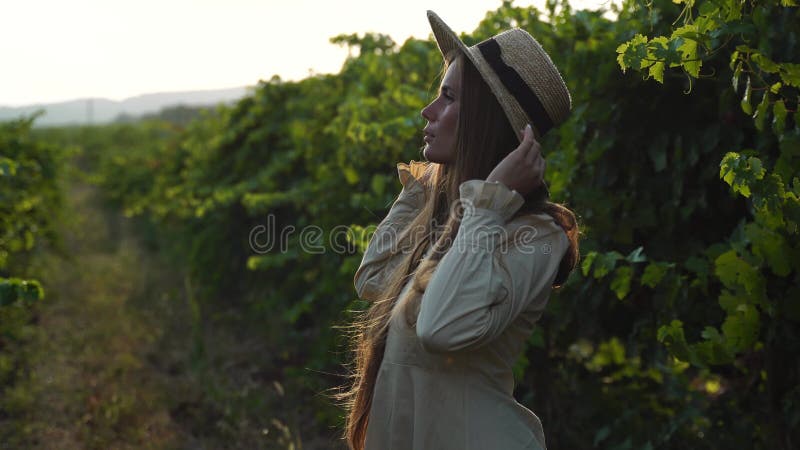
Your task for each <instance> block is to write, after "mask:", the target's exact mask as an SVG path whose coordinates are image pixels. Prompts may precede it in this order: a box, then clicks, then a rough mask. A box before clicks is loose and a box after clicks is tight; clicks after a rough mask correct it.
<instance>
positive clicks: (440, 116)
mask: <svg viewBox="0 0 800 450" xmlns="http://www.w3.org/2000/svg"><path fill="white" fill-rule="evenodd" d="M460 64H461V58H456V59H454V60H453V62H452V63H451V64H450V65H449V66H448V67H447V72H445V74H444V78H443V79H442V84H441V86H440V87H439V96H438V97H436V98H435V99H434V100H433V101H432V102H431V103H430V104H429V105H428V106H426V107H425V108H423V109H422V117H424V118H425V119H426V120H427V121H428V125H427V126H426V127H425V129H424V130H423V133H424V134H425V138H424V139H425V144H426V145H425V148H424V149H423V151H422V154H423V155H424V156H425V159H426V160H428V161H430V162H434V163H440V164H445V163H451V162H453V161H454V160H455V146H456V127H457V126H458V110H459V105H460V103H459V98H458V97H459V95H460V93H461V71H460V70H459V67H458V66H459V65H460Z"/></svg>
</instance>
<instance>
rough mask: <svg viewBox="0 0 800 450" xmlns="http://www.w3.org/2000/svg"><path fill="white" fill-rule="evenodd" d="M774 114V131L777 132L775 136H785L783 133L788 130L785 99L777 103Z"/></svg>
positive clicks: (773, 110)
mask: <svg viewBox="0 0 800 450" xmlns="http://www.w3.org/2000/svg"><path fill="white" fill-rule="evenodd" d="M772 114H773V115H774V118H773V119H772V129H773V130H774V131H775V134H783V131H784V130H785V129H786V105H785V104H784V103H783V99H780V100H777V101H775V104H774V106H773V108H772Z"/></svg>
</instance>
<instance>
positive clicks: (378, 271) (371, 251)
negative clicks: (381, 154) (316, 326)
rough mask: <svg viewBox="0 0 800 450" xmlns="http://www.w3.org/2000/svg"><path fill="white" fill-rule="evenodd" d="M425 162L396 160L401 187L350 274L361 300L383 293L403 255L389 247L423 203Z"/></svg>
mask: <svg viewBox="0 0 800 450" xmlns="http://www.w3.org/2000/svg"><path fill="white" fill-rule="evenodd" d="M426 166H427V164H426V163H422V162H417V161H411V163H410V164H406V163H398V164H397V175H398V177H399V178H400V183H401V184H402V185H403V189H402V190H401V191H400V195H398V197H397V199H395V201H394V203H393V204H392V207H391V208H390V209H389V213H388V214H387V215H386V217H385V218H384V219H383V220H382V221H381V222H380V223H379V224H378V227H377V229H376V230H375V233H374V234H373V235H372V238H371V239H370V242H369V245H368V246H367V249H366V251H365V252H364V256H363V258H362V259H361V265H359V267H358V270H356V273H355V276H354V277H353V284H354V285H355V288H356V293H357V294H358V297H359V298H361V299H363V300H369V301H375V300H377V299H378V298H380V296H381V295H383V292H384V289H385V287H386V281H387V280H388V278H389V275H390V274H391V273H392V270H393V269H394V268H396V267H397V265H398V264H399V263H400V260H401V259H402V257H403V254H402V253H395V254H392V250H393V248H395V249H396V247H397V238H398V236H399V235H400V232H401V231H402V230H403V228H405V226H406V225H408V224H409V223H410V222H411V221H412V220H413V219H414V218H415V217H416V216H417V214H419V211H420V210H421V209H422V206H423V205H424V204H425V188H424V186H423V184H422V182H421V180H422V178H423V171H424V169H425V167H426Z"/></svg>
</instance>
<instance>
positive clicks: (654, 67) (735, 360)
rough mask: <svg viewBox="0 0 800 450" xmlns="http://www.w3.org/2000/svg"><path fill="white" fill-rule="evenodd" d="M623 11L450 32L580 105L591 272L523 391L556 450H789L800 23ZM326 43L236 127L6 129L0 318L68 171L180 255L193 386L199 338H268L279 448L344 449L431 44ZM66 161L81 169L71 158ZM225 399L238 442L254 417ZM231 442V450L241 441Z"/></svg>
mask: <svg viewBox="0 0 800 450" xmlns="http://www.w3.org/2000/svg"><path fill="white" fill-rule="evenodd" d="M557 7H560V9H557ZM612 8H613V9H614V10H615V11H616V12H617V13H618V15H619V17H618V20H616V21H611V20H608V19H606V18H604V17H603V16H602V11H586V10H582V11H573V10H572V9H571V7H570V6H569V4H568V3H567V2H566V1H565V2H563V3H561V2H559V3H557V2H555V1H553V2H548V3H547V7H546V10H545V11H538V10H536V9H535V8H528V7H524V8H523V7H517V6H514V5H513V3H512V2H509V1H506V2H503V3H502V4H501V5H500V6H499V7H498V8H497V9H496V10H493V11H489V12H487V14H486V16H485V18H484V19H483V20H482V21H481V22H480V23H479V24H478V26H477V28H476V29H475V30H474V32H472V33H470V34H465V35H462V39H463V40H464V41H465V42H466V43H467V44H468V45H471V44H475V43H477V42H479V41H481V40H483V39H485V38H487V37H489V36H491V35H493V34H495V33H497V32H499V31H502V30H504V29H507V28H509V27H512V26H518V27H521V28H524V29H526V30H528V31H529V32H530V33H531V34H532V35H533V36H535V37H536V39H537V40H538V41H539V42H540V43H541V44H542V46H543V47H544V48H545V49H547V51H548V52H549V54H550V55H551V57H552V58H553V60H554V62H555V64H556V65H557V66H558V67H559V68H560V70H561V72H562V75H563V77H564V79H565V81H566V82H567V84H568V86H569V89H570V91H571V94H572V101H573V111H572V115H571V116H570V118H569V120H568V121H567V122H566V123H564V124H563V125H561V126H560V127H559V128H557V129H555V130H553V131H552V132H551V133H549V134H548V135H547V136H546V138H545V139H544V140H543V142H542V146H543V152H544V156H545V158H547V161H548V166H547V167H548V173H547V174H546V178H547V180H548V183H549V186H550V189H551V193H552V196H553V198H554V199H555V200H556V201H559V202H563V203H565V204H567V205H568V206H570V207H571V208H572V209H573V210H574V211H575V212H576V213H577V214H578V215H579V218H580V222H581V225H582V229H583V233H584V236H583V240H582V242H581V250H582V252H581V253H582V259H581V262H580V267H579V269H578V270H576V271H575V272H574V273H573V274H572V276H571V277H570V279H569V281H568V283H567V285H566V286H565V288H564V289H562V290H560V291H559V292H557V293H554V294H553V295H552V297H551V300H550V305H549V307H548V310H547V312H546V314H545V315H544V316H543V318H542V319H541V321H540V322H539V325H538V327H537V329H536V331H535V333H534V334H533V335H532V336H531V338H530V340H529V342H528V348H527V351H526V353H525V355H523V357H521V358H520V360H519V362H518V364H517V367H516V368H515V376H516V378H517V382H518V384H517V389H516V392H515V394H516V396H517V398H518V399H519V401H520V402H521V403H522V404H524V405H525V406H527V407H529V408H530V409H531V410H533V411H534V412H535V413H536V414H537V415H539V417H540V418H541V419H542V421H543V424H544V427H545V432H546V435H547V440H548V447H549V448H551V449H577V448H581V449H583V448H606V449H619V450H622V449H655V448H675V449H684V448H693V449H706V448H707V449H718V448H754V449H791V448H797V446H798V445H800V435H799V434H798V430H800V384H798V371H799V370H800V360H799V359H798V358H797V355H798V353H800V336H799V335H798V333H800V326H798V325H799V322H800V283H798V271H799V269H800V247H798V239H797V236H798V232H799V230H798V224H800V201H798V197H799V196H800V178H798V177H800V114H797V109H798V100H800V95H798V93H799V92H800V64H799V63H800V48H798V38H799V37H800V13H798V8H797V5H796V3H795V2H794V1H793V0H781V1H774V0H769V1H752V2H739V1H735V0H730V1H728V0H698V1H695V0H678V1H667V0H654V1H652V2H648V3H644V2H637V1H633V0H628V1H625V2H623V3H622V4H621V6H619V7H617V6H612ZM331 42H332V43H335V44H338V45H343V46H348V47H350V49H351V57H350V58H349V59H348V60H347V61H346V63H345V64H344V66H343V67H342V69H341V72H340V73H338V74H333V75H316V76H312V77H309V78H307V79H304V80H302V81H299V82H287V81H283V80H281V79H280V78H277V77H274V78H273V79H270V80H267V81H265V80H262V81H260V82H259V83H258V86H257V87H256V89H255V90H254V91H253V93H252V95H251V96H248V97H246V98H244V99H243V100H241V101H240V102H239V103H238V104H236V105H235V106H233V107H224V106H220V107H217V108H216V109H210V110H204V111H200V112H198V113H197V114H189V115H188V116H187V114H186V113H185V112H182V113H181V114H180V115H176V117H179V118H180V119H181V120H168V119H169V118H167V117H158V116H155V117H149V118H147V119H145V120H141V121H138V122H129V123H118V124H113V125H107V126H98V127H81V128H63V129H46V130H41V131H39V132H38V133H32V131H31V130H30V123H31V121H32V120H33V118H31V119H30V120H27V121H26V120H22V121H20V122H16V123H12V124H8V125H4V127H3V129H2V133H3V134H2V135H0V182H1V183H3V184H2V191H0V195H1V196H2V198H3V202H2V204H0V208H1V209H2V219H0V220H1V221H2V222H0V224H1V226H2V227H3V228H2V229H0V275H2V276H4V277H6V278H4V279H2V280H0V283H2V285H0V300H2V302H0V304H2V306H0V311H6V310H7V308H8V304H12V303H14V302H15V301H22V300H14V299H24V300H25V301H28V302H30V301H31V300H35V299H38V298H41V295H42V294H41V289H40V286H38V285H37V284H36V282H35V281H22V280H23V279H27V278H29V277H31V276H35V274H34V275H31V274H29V273H27V272H26V269H25V255H26V254H28V253H29V252H30V251H31V250H32V249H33V248H34V247H36V245H37V243H38V242H39V241H40V240H53V241H54V242H55V241H57V236H56V233H53V232H54V229H53V222H52V220H53V219H52V218H51V217H48V216H47V215H46V214H45V215H43V214H42V211H43V210H42V209H41V208H43V207H46V208H50V209H48V210H51V211H57V210H58V204H59V195H60V194H59V191H58V190H56V189H54V186H55V184H54V182H53V180H54V179H55V178H54V177H56V176H57V175H58V172H59V169H58V168H59V167H60V166H63V165H76V166H77V167H79V168H80V170H81V171H82V173H83V174H85V175H84V176H85V178H86V180H88V181H89V182H91V183H93V185H95V186H97V188H98V189H99V192H100V193H101V195H102V198H103V200H104V202H105V203H106V204H107V206H108V207H110V208H112V209H116V210H119V211H120V212H121V213H122V214H124V215H125V216H127V217H130V218H133V219H134V220H135V221H136V222H135V223H136V230H137V233H138V234H139V235H140V236H142V238H143V242H145V243H146V245H147V246H148V248H149V249H150V250H152V251H154V252H156V253H159V254H161V255H165V257H166V258H168V260H169V261H170V263H171V267H172V269H171V270H172V271H173V272H172V274H173V275H174V277H175V278H174V279H175V280H176V281H175V284H176V285H179V286H182V287H183V288H184V289H183V292H184V295H185V296H188V297H190V300H191V302H192V314H191V315H190V316H189V317H185V318H184V320H187V321H188V320H190V321H191V322H192V324H193V327H194V328H193V329H194V330H195V331H196V334H195V335H194V336H195V337H194V338H193V339H194V344H193V346H192V347H191V352H192V353H191V355H192V359H193V361H194V362H195V363H194V365H193V366H192V367H193V369H192V370H196V371H214V370H216V368H215V360H214V359H213V358H212V357H211V356H210V354H209V349H208V348H207V346H208V345H209V342H208V339H206V338H204V337H203V336H204V335H203V333H204V331H203V330H206V331H207V330H209V329H212V328H215V327H228V328H230V329H235V330H237V332H239V333H241V334H242V336H246V338H247V339H255V340H257V341H259V342H261V343H263V347H260V348H259V351H258V352H257V353H256V352H253V353H252V354H250V355H249V356H248V357H250V358H251V359H252V361H253V362H252V364H254V365H256V366H257V367H258V373H260V374H261V378H260V379H259V380H261V381H259V382H260V383H262V384H265V385H267V384H269V385H271V383H273V382H274V381H279V386H280V389H279V390H280V394H281V396H283V397H285V399H286V400H285V401H284V403H283V404H282V405H283V409H282V410H280V411H275V412H274V415H275V416H276V417H279V418H280V420H278V423H279V424H281V426H280V427H278V429H279V430H283V431H282V433H283V434H281V436H284V437H283V438H281V439H282V440H280V442H282V444H281V445H284V446H292V445H294V446H298V445H301V443H300V441H299V440H297V439H293V440H287V438H285V436H289V435H291V433H292V432H291V431H290V430H289V429H288V428H287V426H285V425H283V424H285V423H289V422H291V420H290V419H289V418H291V417H295V418H297V417H299V418H300V419H296V420H295V422H292V423H293V425H292V426H294V427H295V428H297V429H296V430H295V431H294V432H295V433H299V432H300V431H302V434H303V435H305V436H309V435H329V436H330V435H335V434H336V433H337V432H338V427H340V426H341V423H342V411H341V410H340V409H338V408H337V407H336V406H335V405H333V404H332V403H331V401H330V400H329V398H328V397H327V395H326V394H327V393H328V392H329V391H328V390H329V389H331V388H332V387H335V386H338V385H340V384H341V383H343V382H344V379H343V378H342V375H343V373H344V372H343V371H344V369H343V367H342V366H343V364H344V363H345V362H346V361H347V359H348V356H349V355H348V354H347V353H346V351H345V350H346V349H345V347H344V341H343V339H342V328H341V327H345V326H347V324H348V323H349V321H350V320H351V318H352V311H353V310H358V309H361V308H364V307H366V304H365V303H364V302H361V301H359V300H358V299H357V298H356V296H355V292H354V289H353V285H352V277H353V274H354V273H355V270H356V268H357V266H358V264H359V262H360V260H361V252H362V251H363V248H364V245H365V244H366V240H365V239H366V236H365V234H364V233H360V232H358V231H363V230H364V229H365V228H364V227H367V228H369V226H374V224H376V223H377V222H379V221H380V220H381V219H382V218H383V216H384V215H385V213H386V211H387V210H388V207H389V206H390V204H391V202H392V201H393V199H394V198H395V196H396V195H397V193H398V191H399V189H400V185H399V181H398V180H397V178H396V177H397V174H396V171H395V168H394V165H395V163H396V162H398V161H409V160H411V159H415V160H422V159H423V158H422V155H421V153H420V148H421V144H422V142H421V139H420V138H421V134H420V130H421V129H422V128H423V127H424V125H425V123H424V121H423V119H422V118H421V116H420V114H419V111H420V110H421V109H422V107H423V106H424V105H425V104H426V103H427V102H428V101H429V100H430V99H431V98H432V96H433V94H434V92H435V90H436V87H437V86H438V79H437V76H438V74H439V72H440V70H441V57H440V55H439V53H438V50H437V49H436V46H435V44H434V43H433V42H432V41H422V40H417V39H409V40H407V41H406V42H404V43H402V44H398V43H395V42H393V41H392V40H391V39H390V38H389V37H388V36H385V35H381V34H367V35H363V36H358V35H341V36H337V37H334V38H332V39H331ZM186 117H190V118H192V120H186ZM34 135H35V136H34ZM70 148H79V149H80V152H79V155H77V156H74V157H73V158H65V157H64V155H65V154H70V152H69V151H68V150H64V149H70ZM58 149H61V151H57V150H58ZM292 227H293V228H292ZM346 229H349V230H350V232H349V233H345V232H344V231H343V230H346ZM281 231H283V233H281ZM290 231H291V232H290ZM353 231H356V232H353ZM20 276H22V278H19V277H20ZM31 286H36V287H35V288H31ZM45 287H46V288H47V286H45ZM49 289H58V286H52V287H49ZM4 314H5V313H4ZM6 317H7V316H6V315H3V316H0V318H2V320H3V322H0V329H2V330H3V332H4V333H5V334H4V336H13V333H14V332H13V331H10V330H11V329H12V328H13V327H18V326H20V325H19V324H17V325H13V324H10V323H8V319H7V318H6ZM243 339H244V338H243ZM11 340H13V338H11ZM9 345H10V344H9V338H7V337H4V338H3V340H2V341H0V352H5V353H0V355H3V358H8V357H13V353H9V351H8V349H9V348H11V349H13V348H14V347H13V346H9ZM218 351H221V352H222V353H223V354H224V353H225V351H224V349H222V350H218ZM8 355H11V356H8ZM4 361H5V360H3V361H0V362H3V364H0V377H2V378H0V379H2V380H3V383H12V382H13V380H12V379H11V378H9V376H8V375H6V372H4V370H5V369H3V367H6V366H7V363H6V362H4ZM218 388H219V387H218ZM219 389H221V388H219ZM220 395H222V397H217V398H218V399H219V398H222V400H218V401H219V402H221V403H223V404H225V405H226V406H225V407H224V408H231V407H233V408H238V409H237V411H236V414H232V416H236V417H239V419H238V420H239V421H238V422H236V423H237V424H242V423H248V424H250V425H241V426H242V427H244V426H252V424H254V423H260V421H263V420H266V419H259V418H258V417H257V416H256V412H255V411H256V410H255V409H252V410H251V409H248V408H249V407H248V404H247V403H241V402H240V403H235V402H232V401H231V402H229V403H226V400H225V397H224V392H223V393H222V394H220ZM215 405H216V406H215V407H220V406H219V405H218V404H217V403H215ZM232 405H233V406H232ZM0 406H2V405H0ZM224 408H223V409H224ZM226 411H227V410H226ZM241 417H246V418H248V420H244V421H243V420H241ZM237 426H239V425H236V426H233V427H228V428H224V429H222V428H221V429H220V430H219V433H220V435H221V436H225V437H227V438H228V439H234V440H235V439H236V437H237V436H240V434H237V433H240V432H241V428H237ZM226 430H227V431H226ZM225 433H230V434H227V435H226V434H225ZM271 436H274V435H271ZM290 441H291V443H287V442H290ZM270 442H272V444H269V445H278V444H277V442H278V441H270ZM329 442H330V441H329ZM265 445H266V446H269V445H267V444H265ZM327 445H333V444H330V443H329V444H327ZM270 448H271V447H270ZM322 448H326V447H324V446H323V447H322Z"/></svg>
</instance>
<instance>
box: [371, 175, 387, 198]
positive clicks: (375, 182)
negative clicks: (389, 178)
mask: <svg viewBox="0 0 800 450" xmlns="http://www.w3.org/2000/svg"><path fill="white" fill-rule="evenodd" d="M371 185H372V191H373V192H375V193H376V194H377V195H379V196H381V195H383V193H384V190H385V188H386V176H384V175H380V174H375V175H373V176H372V183H371Z"/></svg>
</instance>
